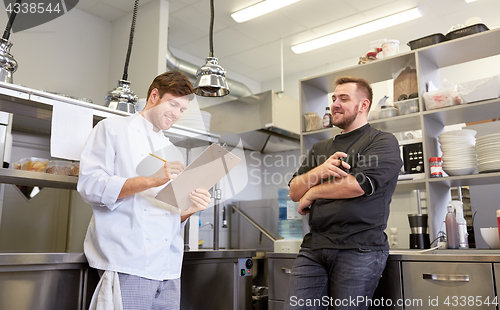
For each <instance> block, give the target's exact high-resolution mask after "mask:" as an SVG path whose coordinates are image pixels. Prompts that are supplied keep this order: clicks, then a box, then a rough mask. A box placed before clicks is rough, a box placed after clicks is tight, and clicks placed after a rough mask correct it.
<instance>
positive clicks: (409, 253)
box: [388, 249, 500, 263]
mask: <svg viewBox="0 0 500 310" xmlns="http://www.w3.org/2000/svg"><path fill="white" fill-rule="evenodd" d="M389 253H390V254H389V258H388V259H389V260H397V261H432V262H489V263H498V262H500V250H488V249H467V250H462V249H456V250H455V249H446V250H431V251H428V250H423V251H422V250H391V251H390V252H389Z"/></svg>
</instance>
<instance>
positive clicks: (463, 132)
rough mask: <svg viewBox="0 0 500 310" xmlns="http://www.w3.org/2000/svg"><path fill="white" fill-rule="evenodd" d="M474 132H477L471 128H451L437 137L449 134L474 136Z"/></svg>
mask: <svg viewBox="0 0 500 310" xmlns="http://www.w3.org/2000/svg"><path fill="white" fill-rule="evenodd" d="M476 133H477V131H475V130H472V129H460V130H451V131H446V132H443V133H442V134H440V135H439V137H449V136H454V137H457V136H458V137H474V136H475V135H476Z"/></svg>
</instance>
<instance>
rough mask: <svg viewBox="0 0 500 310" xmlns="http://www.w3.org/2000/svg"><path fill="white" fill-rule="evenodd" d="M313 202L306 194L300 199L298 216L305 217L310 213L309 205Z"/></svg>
mask: <svg viewBox="0 0 500 310" xmlns="http://www.w3.org/2000/svg"><path fill="white" fill-rule="evenodd" d="M313 202H314V200H311V199H310V198H309V196H308V195H307V193H306V194H305V195H304V196H302V198H300V201H299V208H298V210H297V211H298V212H299V214H300V215H306V214H307V213H309V212H311V205H312V203H313Z"/></svg>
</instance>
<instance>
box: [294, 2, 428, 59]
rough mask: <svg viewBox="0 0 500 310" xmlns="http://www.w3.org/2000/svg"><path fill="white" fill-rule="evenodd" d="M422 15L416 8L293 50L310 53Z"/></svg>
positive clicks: (333, 34)
mask: <svg viewBox="0 0 500 310" xmlns="http://www.w3.org/2000/svg"><path fill="white" fill-rule="evenodd" d="M421 16H422V13H421V12H420V10H419V9H418V8H414V9H411V10H408V11H404V12H400V13H397V14H394V15H390V16H387V17H384V18H381V19H377V20H374V21H371V22H368V23H366V24H362V25H359V26H356V27H353V28H349V29H346V30H342V31H339V32H336V33H332V34H329V35H327V36H324V37H321V38H317V39H314V40H311V41H307V42H304V43H300V44H297V45H294V46H292V50H293V51H294V52H295V53H296V54H301V53H305V52H309V51H312V50H315V49H318V48H321V47H325V46H328V45H332V44H335V43H338V42H342V41H346V40H349V39H352V38H355V37H359V36H362V35H364V34H368V33H372V32H375V31H377V30H381V29H385V28H388V27H391V26H394V25H398V24H402V23H404V22H407V21H410V20H413V19H416V18H419V17H421Z"/></svg>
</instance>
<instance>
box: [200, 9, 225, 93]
mask: <svg viewBox="0 0 500 310" xmlns="http://www.w3.org/2000/svg"><path fill="white" fill-rule="evenodd" d="M213 34H214V0H210V30H209V33H208V35H209V39H208V42H209V44H210V54H209V55H208V57H207V63H206V64H205V65H204V66H203V67H201V68H200V69H198V71H196V83H194V93H195V94H196V95H198V96H203V97H222V96H225V95H228V94H229V86H227V82H226V70H224V69H223V68H222V67H221V66H220V65H219V64H218V63H217V58H215V56H214V40H213Z"/></svg>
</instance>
